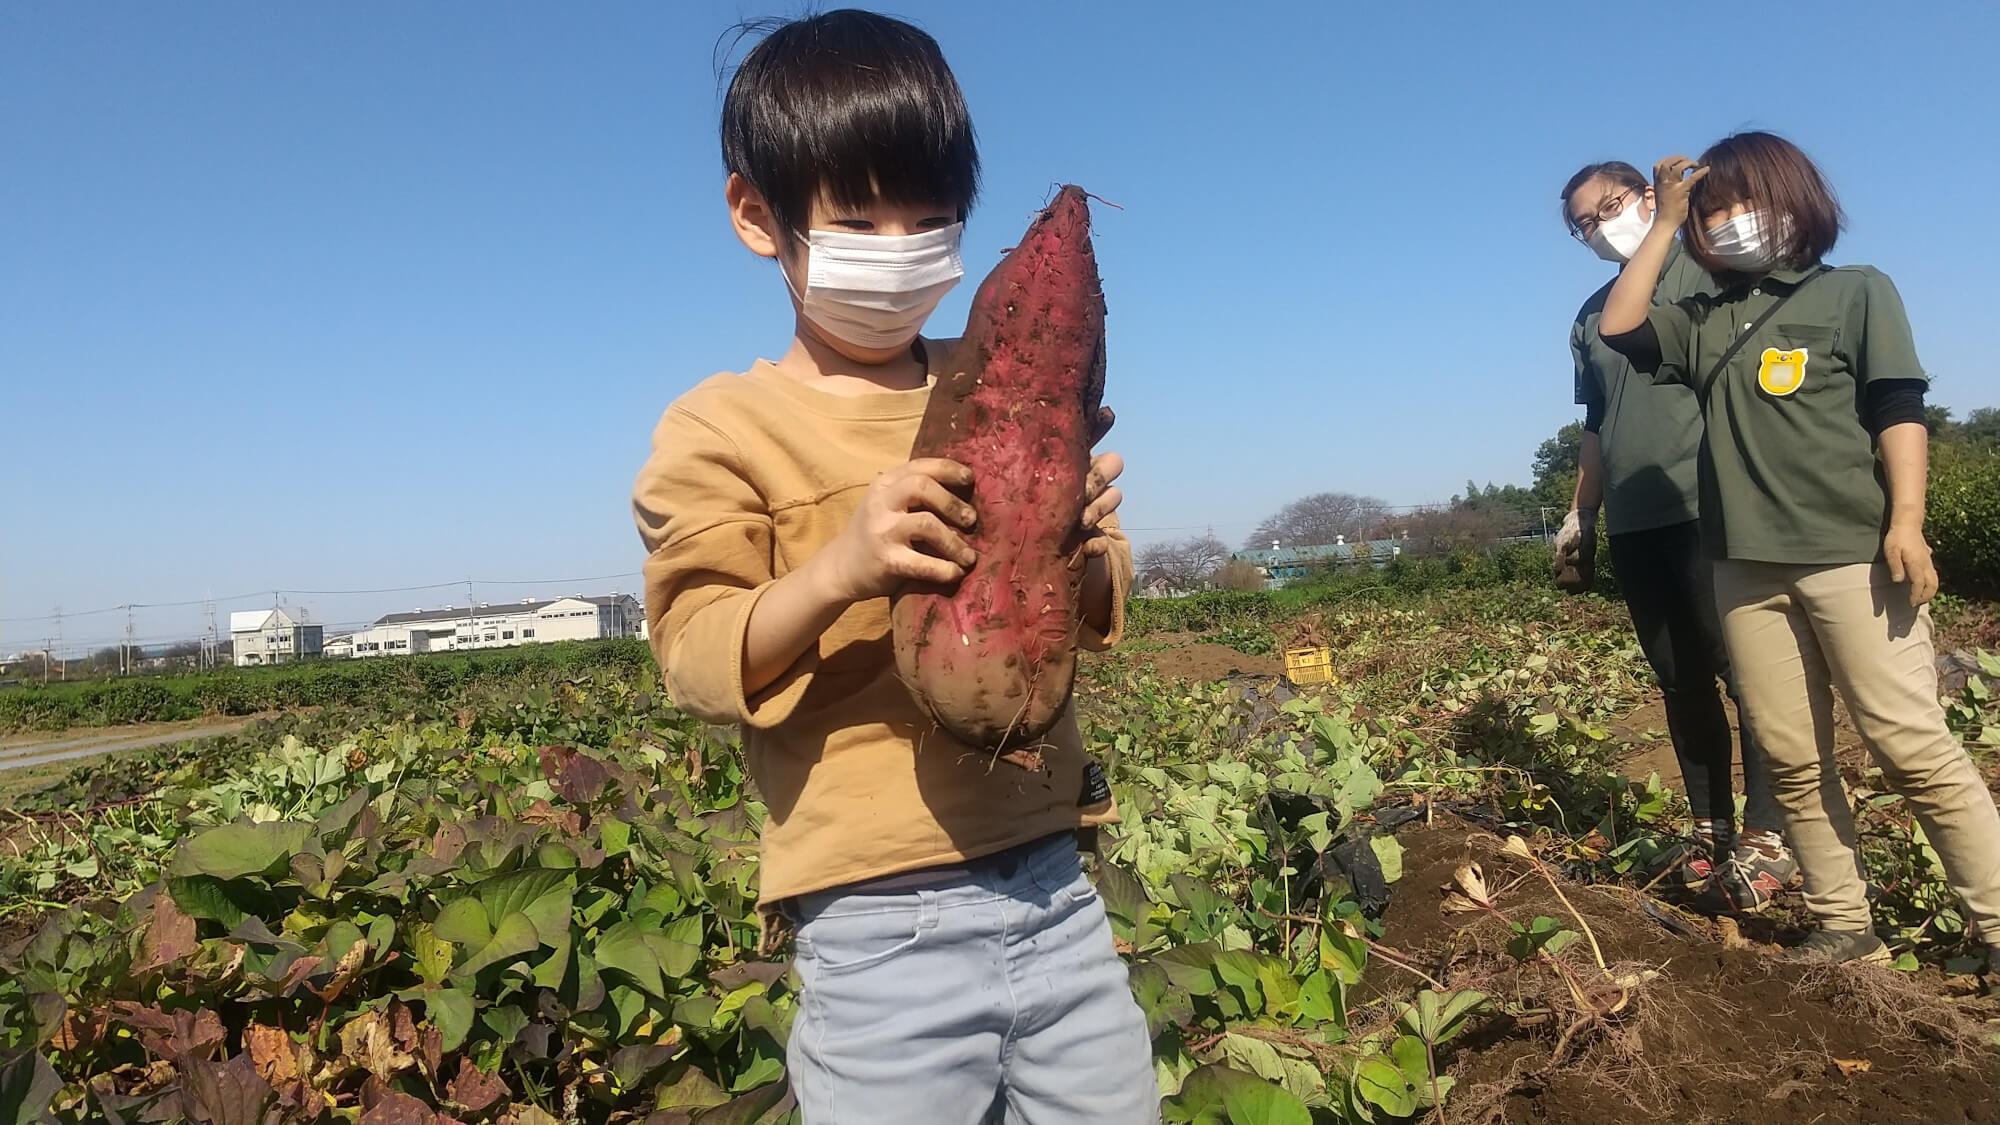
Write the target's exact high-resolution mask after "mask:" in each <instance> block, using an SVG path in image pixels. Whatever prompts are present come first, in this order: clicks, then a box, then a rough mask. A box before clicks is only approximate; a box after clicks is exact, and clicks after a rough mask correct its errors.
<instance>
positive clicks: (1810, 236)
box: [1682, 132, 1847, 273]
mask: <svg viewBox="0 0 2000 1125" xmlns="http://www.w3.org/2000/svg"><path fill="white" fill-rule="evenodd" d="M1700 163H1701V164H1702V165H1704V166H1705V167H1707V169H1708V174H1707V175H1706V176H1703V177H1702V178H1701V180H1700V181H1699V182H1698V183H1696V184H1695V185H1694V190H1693V191H1692V192H1691V193H1690V194H1689V196H1688V218H1687V226H1686V228H1685V229H1684V230H1683V231H1682V237H1683V238H1684V239H1685V241H1686V242H1687V248H1688V252H1689V253H1690V254H1693V255H1694V259H1695V261H1697V262H1700V263H1701V265H1702V267H1703V268H1704V269H1706V270H1708V271H1709V272H1710V273H1727V272H1729V267H1728V266H1727V265H1725V264H1724V263H1722V262H1720V261H1718V260H1717V259H1716V257H1715V255H1714V252H1713V251H1712V250H1710V248H1709V243H1708V231H1707V229H1706V228H1705V227H1704V226H1703V225H1702V216H1704V215H1708V214H1713V213H1714V212H1716V211H1722V210H1726V209H1727V208H1729V207H1730V206H1732V205H1734V204H1737V203H1747V204H1750V205H1751V206H1753V207H1756V208H1758V209H1759V210H1763V211H1766V212H1768V213H1769V214H1770V215H1773V216H1776V215H1785V216H1788V217H1790V219H1791V220H1792V225H1791V231H1790V233H1789V234H1788V235H1787V236H1786V238H1785V240H1784V242H1783V244H1782V245H1780V246H1779V247H1778V265H1780V266H1788V267H1791V268H1793V269H1802V268H1804V267H1806V266H1809V265H1812V264H1813V263H1814V262H1817V261H1819V260H1820V259H1822V258H1824V257H1826V256H1827V254H1829V253H1831V252H1832V250H1833V244H1834V243H1835V242H1837V241H1839V239H1840V228H1841V227H1843V226H1845V225H1846V222H1847V219H1846V216H1845V215H1843V214H1842V213H1841V210H1840V201H1839V200H1838V199H1836V198H1834V194H1833V188H1832V186H1831V185H1829V184H1828V183H1827V182H1826V177H1825V176H1824V175H1823V174H1821V172H1820V170H1819V166H1818V165H1817V164H1814V163H1813V162H1812V158H1811V157H1809V156H1807V155H1806V154H1805V152H1804V151H1803V150H1801V149H1800V148H1799V146H1797V145H1795V144H1793V143H1792V142H1790V141H1788V140H1786V139H1785V138H1783V137H1780V136H1778V135H1776V134H1775V133H1761V132H1753V133H1737V134H1735V135H1734V136H1729V137H1724V138H1722V139H1721V140H1719V141H1717V142H1715V143H1714V144H1712V145H1710V146H1709V147H1708V151H1707V152H1704V153H1702V154H1701V160H1700Z"/></svg>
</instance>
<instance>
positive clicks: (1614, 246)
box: [1590, 198, 1653, 266]
mask: <svg viewBox="0 0 2000 1125" xmlns="http://www.w3.org/2000/svg"><path fill="white" fill-rule="evenodd" d="M1652 229H1653V216H1652V215H1651V214H1648V215H1647V216H1646V217H1645V218H1643V219H1642V218H1640V217H1639V200H1638V199H1636V198H1635V199H1633V200H1632V202H1630V203H1627V204H1626V205H1625V209H1624V210H1623V211H1620V212H1618V215H1617V217H1615V218H1612V219H1609V220H1607V221H1605V222H1602V223H1599V224H1597V229H1596V230H1595V231H1592V232H1591V235H1590V248H1591V249H1592V250H1595V251H1597V256H1598V257H1600V258H1602V259H1604V260H1605V261H1607V262H1616V263H1618V264H1619V265H1621V266H1622V265H1624V264H1625V263H1626V262H1629V261H1631V260H1632V255H1634V254H1636V253H1638V252H1639V244H1640V243H1641V242H1644V241H1645V240H1646V232H1647V231H1649V230H1652Z"/></svg>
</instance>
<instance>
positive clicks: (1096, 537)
mask: <svg viewBox="0 0 2000 1125" xmlns="http://www.w3.org/2000/svg"><path fill="white" fill-rule="evenodd" d="M1124 471H1125V458H1123V457H1120V456H1119V455H1117V454H1116V453H1100V454H1098V455H1097V456H1096V457H1093V458H1091V461H1090V475H1089V476H1087V477H1085V478H1084V480H1083V519H1082V521H1081V526H1082V529H1083V535H1084V539H1083V553H1084V555H1085V556H1086V557H1093V558H1094V557H1097V556H1101V555H1103V554H1105V553H1106V552H1108V551H1110V550H1111V540H1109V539H1107V538H1106V537H1105V536H1104V533H1103V532H1101V531H1099V530H1098V527H1097V525H1098V524H1100V523H1102V522H1104V517H1106V516H1108V515H1110V514H1111V513H1113V512H1115V511H1117V510H1118V505H1119V504H1120V503H1122V502H1123V501H1124V499H1125V494H1124V493H1123V492H1122V491H1120V490H1119V488H1118V486H1117V485H1115V484H1112V483H1111V482H1112V481H1115V480H1117V479H1118V476H1119V474H1120V473H1123V472H1124Z"/></svg>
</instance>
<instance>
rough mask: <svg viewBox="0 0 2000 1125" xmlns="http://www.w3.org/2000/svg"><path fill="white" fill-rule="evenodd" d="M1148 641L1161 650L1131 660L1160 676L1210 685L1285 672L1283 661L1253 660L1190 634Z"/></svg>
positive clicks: (1270, 657)
mask: <svg viewBox="0 0 2000 1125" xmlns="http://www.w3.org/2000/svg"><path fill="white" fill-rule="evenodd" d="M1152 639H1153V640H1154V641H1155V642H1156V643H1158V644H1160V645H1161V646H1163V647H1161V648H1160V649H1159V650H1157V651H1153V652H1145V651H1139V652H1134V653H1133V656H1134V658H1135V659H1138V660H1142V661H1145V662H1146V663H1148V664H1151V665H1152V666H1153V670H1154V671H1155V672H1158V673H1159V674H1160V675H1162V676H1168V677H1172V678H1175V679H1182V680H1193V681H1195V682H1197V683H1210V682H1213V681H1215V680H1227V679H1229V678H1231V677H1233V676H1277V675H1281V674H1283V673H1284V671H1285V661H1284V658H1283V657H1280V656H1275V655H1267V656H1253V655H1251V654H1249V653H1247V652H1238V651H1237V650H1235V649H1233V648H1230V647H1229V646H1228V645H1219V644H1216V643H1214V642H1212V641H1202V640H1196V639H1194V636H1193V635H1192V634H1178V633H1177V634H1167V635H1163V636H1159V637H1155V638H1152Z"/></svg>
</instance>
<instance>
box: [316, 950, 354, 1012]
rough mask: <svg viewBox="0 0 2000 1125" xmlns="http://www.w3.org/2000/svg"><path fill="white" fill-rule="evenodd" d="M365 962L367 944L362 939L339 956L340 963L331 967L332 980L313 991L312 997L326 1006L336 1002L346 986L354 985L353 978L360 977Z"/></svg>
mask: <svg viewBox="0 0 2000 1125" xmlns="http://www.w3.org/2000/svg"><path fill="white" fill-rule="evenodd" d="M367 960H368V942H367V939H365V938H364V939H363V940H361V941H357V942H355V943H354V944H353V945H352V946H350V947H348V950H347V952H346V953H343V954H341V957H340V963H339V964H337V965H335V966H334V967H333V979H332V980H330V981H328V982H327V985H326V987H325V988H316V989H314V990H313V995H315V996H317V997H319V998H320V999H321V1000H323V1001H325V1002H326V1003H328V1004H331V1003H333V1002H334V1001H335V1000H338V999H339V998H340V994H341V993H343V992H345V991H347V986H348V985H350V984H353V983H354V978H355V977H357V976H360V975H361V965H362V963H363V962H365V961H367Z"/></svg>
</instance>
